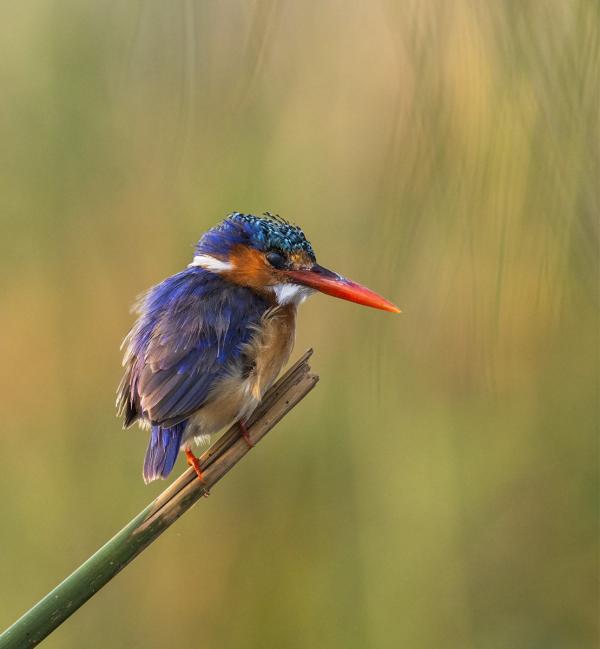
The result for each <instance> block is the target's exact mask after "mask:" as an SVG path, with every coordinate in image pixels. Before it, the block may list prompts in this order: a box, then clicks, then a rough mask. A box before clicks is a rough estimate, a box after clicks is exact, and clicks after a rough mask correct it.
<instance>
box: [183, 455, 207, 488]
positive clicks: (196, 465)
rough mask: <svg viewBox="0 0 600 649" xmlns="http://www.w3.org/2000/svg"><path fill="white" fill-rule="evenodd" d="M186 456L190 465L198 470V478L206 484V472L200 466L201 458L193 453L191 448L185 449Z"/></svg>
mask: <svg viewBox="0 0 600 649" xmlns="http://www.w3.org/2000/svg"><path fill="white" fill-rule="evenodd" d="M185 457H186V458H187V463H188V466H191V467H192V468H193V469H194V471H195V472H196V475H197V476H198V480H200V482H201V483H202V484H205V480H204V473H202V469H201V468H200V460H199V459H198V458H197V457H196V456H195V455H194V454H193V453H192V451H191V449H189V448H186V449H185Z"/></svg>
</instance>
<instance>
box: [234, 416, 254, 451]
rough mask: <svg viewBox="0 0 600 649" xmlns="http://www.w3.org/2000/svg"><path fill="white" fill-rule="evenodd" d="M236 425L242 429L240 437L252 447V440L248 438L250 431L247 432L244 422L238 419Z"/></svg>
mask: <svg viewBox="0 0 600 649" xmlns="http://www.w3.org/2000/svg"><path fill="white" fill-rule="evenodd" d="M238 426H239V427H240V430H241V431H242V437H243V438H244V439H245V440H246V444H248V446H249V448H254V442H253V441H252V440H251V439H250V433H249V432H248V429H247V428H246V424H245V423H244V422H243V421H242V420H241V419H240V420H239V421H238Z"/></svg>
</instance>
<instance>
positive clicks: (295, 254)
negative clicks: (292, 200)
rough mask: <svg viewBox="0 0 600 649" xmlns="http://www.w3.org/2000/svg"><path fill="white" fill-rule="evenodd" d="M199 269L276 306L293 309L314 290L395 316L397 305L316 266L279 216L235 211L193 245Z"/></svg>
mask: <svg viewBox="0 0 600 649" xmlns="http://www.w3.org/2000/svg"><path fill="white" fill-rule="evenodd" d="M190 266H198V267H200V268H204V269H205V270H208V271H211V272H213V273H218V274H219V275H221V276H222V277H223V278H224V279H227V280H228V281H230V282H234V283H236V284H239V285H241V286H247V287H249V288H251V289H253V290H255V291H257V292H259V293H261V294H270V295H272V296H273V297H274V299H275V301H276V302H277V303H278V304H290V303H295V304H298V303H300V302H302V301H303V300H304V299H305V298H306V297H308V296H309V295H310V294H311V293H312V292H313V291H314V290H317V291H321V292H322V293H326V294H327V295H333V296H334V297H339V298H342V299H344V300H349V301H351V302H356V303H358V304H364V305H365V306H370V307H374V308H376V309H383V310H384V311H391V312H392V313H399V312H400V309H398V307H397V306H395V305H394V304H392V303H391V302H389V301H388V300H386V299H385V298H383V297H381V295H378V294H377V293H375V292H373V291H371V290H370V289H368V288H366V287H365V286H361V285H360V284H357V283H356V282H353V281H351V280H349V279H346V278H345V277H342V276H341V275H338V274H337V273H334V272H333V271H331V270H328V269H327V268H324V267H323V266H320V265H319V264H317V260H316V257H315V253H314V251H313V248H312V246H311V245H310V243H309V241H308V240H307V239H306V237H305V236H304V233H303V232H302V230H301V229H300V228H299V227H298V226H296V225H292V224H291V223H288V222H287V221H286V220H284V219H282V218H281V217H280V216H278V215H274V214H271V213H269V212H267V213H265V214H264V215H263V216H253V215H252V214H240V213H239V212H234V213H233V214H231V215H230V216H229V217H228V218H226V219H225V220H224V221H222V222H221V223H219V225H217V226H215V227H214V228H212V229H211V230H209V231H208V232H207V233H206V234H205V235H204V236H203V237H202V238H201V239H200V241H199V242H198V245H197V246H196V252H195V256H194V260H193V261H192V263H191V264H190Z"/></svg>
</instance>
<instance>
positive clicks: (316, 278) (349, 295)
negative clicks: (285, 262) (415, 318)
mask: <svg viewBox="0 0 600 649" xmlns="http://www.w3.org/2000/svg"><path fill="white" fill-rule="evenodd" d="M284 273H285V274H286V275H287V276H288V277H289V278H290V279H292V280H293V281H294V282H296V283H298V284H302V285H304V286H308V287H310V288H314V289H316V290H317V291H321V293H326V294H327V295H332V296H333V297H339V298H341V299H342V300H348V301H349V302H356V303H357V304H364V306H370V307H373V308H374V309H382V310H383V311H390V312H391V313H400V309H399V308H398V307H397V306H396V305H395V304H392V303H391V302H390V301H389V300H386V299H385V298H384V297H381V295H378V294H377V293H375V292H374V291H372V290H371V289H369V288H367V287H366V286H361V285H360V284H357V283H356V282H353V281H351V280H349V279H346V278H345V277H342V276H341V275H338V274H337V273H334V272H333V271H331V270H328V269H327V268H323V266H319V264H315V265H314V266H313V267H312V268H310V269H308V270H286V271H284Z"/></svg>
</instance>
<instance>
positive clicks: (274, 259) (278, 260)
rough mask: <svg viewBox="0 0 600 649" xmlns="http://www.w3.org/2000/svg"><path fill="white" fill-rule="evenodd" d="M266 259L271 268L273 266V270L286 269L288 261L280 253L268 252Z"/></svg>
mask: <svg viewBox="0 0 600 649" xmlns="http://www.w3.org/2000/svg"><path fill="white" fill-rule="evenodd" d="M265 257H266V259H267V261H268V262H269V263H270V264H271V266H273V268H279V269H281V268H285V266H286V259H285V257H284V256H283V255H282V254H281V253H279V252H275V251H272V252H268V253H267V254H266V255H265Z"/></svg>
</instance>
